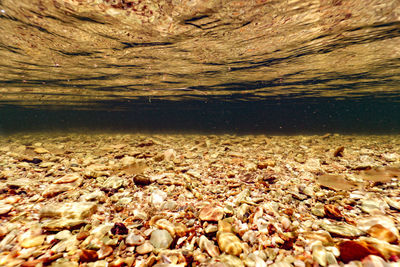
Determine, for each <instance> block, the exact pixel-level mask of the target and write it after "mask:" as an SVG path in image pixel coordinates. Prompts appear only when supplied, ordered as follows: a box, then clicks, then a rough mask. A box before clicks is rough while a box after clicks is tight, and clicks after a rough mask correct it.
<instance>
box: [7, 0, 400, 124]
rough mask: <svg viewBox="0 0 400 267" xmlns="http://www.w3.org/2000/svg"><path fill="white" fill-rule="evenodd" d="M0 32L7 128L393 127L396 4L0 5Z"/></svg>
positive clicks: (324, 0)
mask: <svg viewBox="0 0 400 267" xmlns="http://www.w3.org/2000/svg"><path fill="white" fill-rule="evenodd" d="M0 31H1V34H0V112H1V114H0V115H1V117H0V127H1V128H2V129H3V130H7V131H9V130H17V129H22V128H29V129H35V128H38V126H39V125H40V128H43V127H48V128H49V129H50V128H53V127H55V128H61V129H64V128H65V127H67V126H68V127H72V128H74V127H81V126H86V127H88V128H98V129H101V128H114V129H116V128H126V129H144V130H153V129H155V130H160V129H161V130H162V129H176V130H185V129H187V130H212V129H219V130H221V131H224V130H226V131H232V130H233V131H268V130H273V131H281V130H282V129H287V130H289V129H291V131H321V132H323V131H335V130H336V131H347V132H352V131H362V132H363V131H389V132H393V131H394V132H396V131H397V130H399V129H400V122H398V120H397V119H396V118H399V117H400V116H399V114H400V108H399V105H398V103H399V100H400V94H399V92H400V86H399V85H400V75H399V74H400V68H399V67H400V3H399V1H398V0H397V1H396V0H392V1H383V0H381V1H379V0H372V1H344V0H319V1H315V0H306V1H296V0H295V1H283V0H276V1H267V0H254V1H234V0H218V1H217V0H215V1H213V0H209V1H206V0H197V1H196V0H182V1H177V0H169V1H167V0H165V1H155V0H132V1H126V0H113V1H111V0H86V1H82V0H64V1H62V0H52V1H50V0H41V1H39V0H33V1H32V0H30V1H28V0H21V1H11V0H2V1H0ZM88 114H90V115H88ZM399 121H400V120H399Z"/></svg>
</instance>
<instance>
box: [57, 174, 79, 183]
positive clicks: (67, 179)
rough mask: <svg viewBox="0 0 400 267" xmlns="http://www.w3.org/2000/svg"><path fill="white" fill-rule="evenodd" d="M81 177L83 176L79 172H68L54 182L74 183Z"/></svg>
mask: <svg viewBox="0 0 400 267" xmlns="http://www.w3.org/2000/svg"><path fill="white" fill-rule="evenodd" d="M80 178H81V176H80V175H79V174H78V173H69V174H66V175H64V176H63V177H61V178H59V179H57V180H55V181H54V182H53V183H54V184H65V183H73V182H75V181H76V180H78V179H80Z"/></svg>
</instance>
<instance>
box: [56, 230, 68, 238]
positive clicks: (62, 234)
mask: <svg viewBox="0 0 400 267" xmlns="http://www.w3.org/2000/svg"><path fill="white" fill-rule="evenodd" d="M71 237H72V234H71V232H70V231H69V230H63V231H60V232H58V233H57V234H56V235H55V236H54V239H57V240H65V239H69V238H71Z"/></svg>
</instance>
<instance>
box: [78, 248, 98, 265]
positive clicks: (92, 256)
mask: <svg viewBox="0 0 400 267" xmlns="http://www.w3.org/2000/svg"><path fill="white" fill-rule="evenodd" d="M97 260H98V256H97V252H96V251H95V250H91V249H82V250H81V252H80V254H79V261H81V262H92V261H97Z"/></svg>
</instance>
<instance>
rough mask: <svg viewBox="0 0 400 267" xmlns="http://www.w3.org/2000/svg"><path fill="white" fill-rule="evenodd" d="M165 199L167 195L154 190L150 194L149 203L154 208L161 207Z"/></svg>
mask: <svg viewBox="0 0 400 267" xmlns="http://www.w3.org/2000/svg"><path fill="white" fill-rule="evenodd" d="M166 198H167V193H166V192H164V191H161V190H155V191H154V192H152V193H151V196H150V202H151V204H152V205H153V206H154V207H157V208H159V207H161V204H162V203H163V202H164V200H165V199H166Z"/></svg>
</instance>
